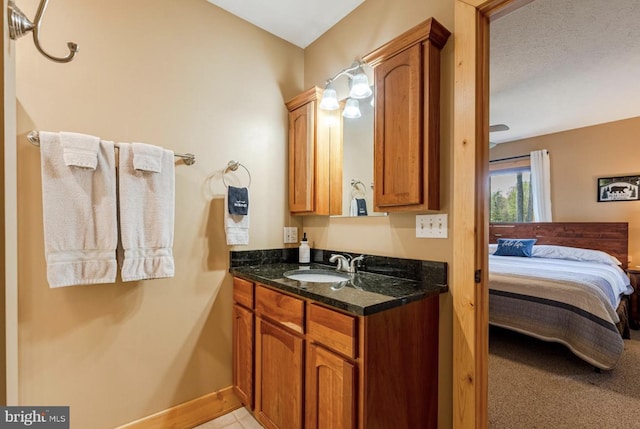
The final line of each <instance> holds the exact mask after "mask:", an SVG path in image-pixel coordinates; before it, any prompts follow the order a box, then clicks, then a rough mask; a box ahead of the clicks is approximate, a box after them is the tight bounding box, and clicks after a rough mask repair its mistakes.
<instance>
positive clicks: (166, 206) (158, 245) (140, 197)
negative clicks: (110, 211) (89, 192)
mask: <svg viewBox="0 0 640 429" xmlns="http://www.w3.org/2000/svg"><path fill="white" fill-rule="evenodd" d="M119 148H120V151H119V156H118V158H119V162H118V179H119V184H118V186H119V196H120V239H121V242H122V248H123V249H124V260H123V262H122V271H121V275H122V280H123V281H125V282H127V281H134V280H144V279H156V278H162V277H173V275H174V271H175V269H174V262H173V249H172V247H173V220H174V214H175V201H174V200H175V199H174V195H175V165H174V161H173V152H172V151H170V150H166V149H163V150H162V151H163V154H162V172H161V173H151V172H147V171H138V170H136V169H135V168H134V167H133V149H132V147H131V144H129V143H119Z"/></svg>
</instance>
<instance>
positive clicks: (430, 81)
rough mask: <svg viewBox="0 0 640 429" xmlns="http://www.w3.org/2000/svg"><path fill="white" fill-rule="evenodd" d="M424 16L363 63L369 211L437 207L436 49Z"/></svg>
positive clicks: (435, 26) (437, 37)
mask: <svg viewBox="0 0 640 429" xmlns="http://www.w3.org/2000/svg"><path fill="white" fill-rule="evenodd" d="M449 35H450V32H449V31H448V30H447V29H446V28H444V27H443V26H442V25H441V24H440V23H439V22H438V21H436V20H435V19H433V18H429V19H428V20H427V21H425V22H423V23H422V24H419V25H417V26H416V27H414V28H412V29H411V30H409V31H407V32H406V33H403V34H401V35H400V36H398V37H397V38H395V39H393V40H392V41H390V42H389V43H387V44H385V45H383V46H382V47H380V48H378V49H376V50H375V51H373V52H371V53H370V54H368V55H366V56H365V57H364V58H363V60H364V61H365V62H366V63H367V64H369V65H371V66H372V67H373V69H374V76H375V77H374V80H375V88H376V99H375V103H376V104H375V113H374V115H375V120H374V123H375V125H374V128H375V130H374V206H375V211H388V212H391V211H409V210H439V209H440V50H441V49H442V47H443V46H444V44H445V43H446V41H447V39H448V37H449Z"/></svg>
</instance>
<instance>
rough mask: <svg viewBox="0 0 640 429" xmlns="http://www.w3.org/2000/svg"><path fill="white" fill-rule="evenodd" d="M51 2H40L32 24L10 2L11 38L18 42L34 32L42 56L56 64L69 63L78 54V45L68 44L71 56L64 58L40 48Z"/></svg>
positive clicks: (35, 41) (11, 0) (45, 0)
mask: <svg viewBox="0 0 640 429" xmlns="http://www.w3.org/2000/svg"><path fill="white" fill-rule="evenodd" d="M48 3H49V0H40V5H39V6H38V11H37V12H36V17H35V22H31V21H30V20H29V18H27V17H26V15H25V14H24V13H22V11H21V10H20V9H19V8H18V6H16V4H15V3H14V2H13V0H9V5H8V7H7V9H8V12H9V14H8V15H9V16H8V22H9V37H11V39H12V40H16V39H18V38H19V37H22V36H24V35H25V34H26V33H28V32H29V31H32V32H33V43H34V44H35V45H36V49H38V51H40V53H41V54H42V55H44V56H45V57H47V58H48V59H50V60H51V61H54V62H56V63H68V62H69V61H71V60H72V59H73V57H74V56H75V55H76V52H78V45H77V44H75V43H73V42H67V47H68V48H69V55H67V56H66V57H64V58H58V57H54V56H52V55H49V54H48V53H46V52H45V51H44V50H43V49H42V47H41V46H40V40H39V36H40V24H41V23H42V16H43V15H44V12H45V10H46V9H47V4H48Z"/></svg>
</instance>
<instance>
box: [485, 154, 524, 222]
mask: <svg viewBox="0 0 640 429" xmlns="http://www.w3.org/2000/svg"><path fill="white" fill-rule="evenodd" d="M489 171H490V173H489V189H490V201H489V220H490V222H533V195H532V193H531V165H530V162H529V157H528V156H527V157H526V159H520V160H518V161H511V162H495V163H492V164H491V167H490V169H489Z"/></svg>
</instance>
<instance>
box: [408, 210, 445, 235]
mask: <svg viewBox="0 0 640 429" xmlns="http://www.w3.org/2000/svg"><path fill="white" fill-rule="evenodd" d="M447 227H448V225H447V215H446V214H437V215H416V237H417V238H447V236H448V234H447Z"/></svg>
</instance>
